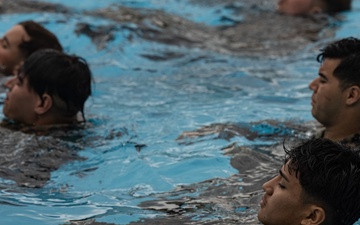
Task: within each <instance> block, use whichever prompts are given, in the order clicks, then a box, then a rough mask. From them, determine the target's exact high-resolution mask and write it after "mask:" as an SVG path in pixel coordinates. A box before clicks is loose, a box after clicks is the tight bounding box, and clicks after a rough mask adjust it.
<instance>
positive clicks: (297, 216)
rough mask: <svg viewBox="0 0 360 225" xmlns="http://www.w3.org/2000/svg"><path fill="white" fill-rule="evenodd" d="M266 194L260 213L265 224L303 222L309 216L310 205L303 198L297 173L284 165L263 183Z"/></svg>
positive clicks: (289, 224) (276, 224)
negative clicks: (290, 171) (275, 174)
mask: <svg viewBox="0 0 360 225" xmlns="http://www.w3.org/2000/svg"><path fill="white" fill-rule="evenodd" d="M263 189H264V191H265V194H264V196H263V198H262V200H261V202H260V206H261V209H260V211H259V213H258V218H259V220H260V222H262V223H263V224H265V225H279V224H282V225H295V224H302V222H304V220H306V217H307V210H308V205H307V204H305V203H304V201H303V200H302V193H303V189H302V187H301V184H300V182H299V180H298V178H297V177H296V176H295V173H291V174H290V173H289V170H288V166H287V164H286V165H283V166H282V168H281V170H279V174H278V175H277V176H276V177H274V178H273V179H271V180H270V181H268V182H266V183H265V184H264V185H263Z"/></svg>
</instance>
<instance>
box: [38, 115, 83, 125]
mask: <svg viewBox="0 0 360 225" xmlns="http://www.w3.org/2000/svg"><path fill="white" fill-rule="evenodd" d="M77 122H78V120H77V118H76V116H73V117H63V116H55V115H51V116H50V115H49V116H46V115H42V116H39V117H38V119H37V120H36V121H35V122H34V123H33V125H34V126H47V125H61V124H75V123H77Z"/></svg>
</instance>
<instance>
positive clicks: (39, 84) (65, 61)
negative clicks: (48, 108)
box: [19, 49, 92, 118]
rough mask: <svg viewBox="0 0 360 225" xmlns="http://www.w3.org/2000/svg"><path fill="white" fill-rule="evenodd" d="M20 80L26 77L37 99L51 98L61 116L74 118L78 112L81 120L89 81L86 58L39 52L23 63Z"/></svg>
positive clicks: (45, 51)
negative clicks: (46, 96)
mask: <svg viewBox="0 0 360 225" xmlns="http://www.w3.org/2000/svg"><path fill="white" fill-rule="evenodd" d="M19 77H20V78H23V79H24V78H27V80H28V85H29V88H30V90H33V91H34V92H35V93H37V94H38V95H39V96H40V97H41V96H42V95H43V94H45V93H47V94H48V95H50V96H51V97H52V98H53V103H54V107H55V108H56V109H57V110H58V111H59V112H60V113H61V114H62V116H64V117H73V116H75V115H76V114H77V113H78V112H81V113H82V116H83V117H84V104H85V101H86V100H87V98H88V97H89V96H90V95H91V81H92V75H91V71H90V69H89V66H88V64H87V62H86V60H85V59H83V58H81V57H79V56H76V55H68V54H65V53H63V52H59V51H56V50H53V49H44V50H38V51H36V52H35V53H33V54H32V55H31V56H30V57H29V58H27V59H26V60H25V62H24V65H23V66H22V68H21V69H20V71H19ZM84 118H85V117H84Z"/></svg>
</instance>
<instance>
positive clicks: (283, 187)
mask: <svg viewBox="0 0 360 225" xmlns="http://www.w3.org/2000/svg"><path fill="white" fill-rule="evenodd" d="M278 185H279V187H280V188H281V189H285V188H286V187H285V185H283V184H282V183H278Z"/></svg>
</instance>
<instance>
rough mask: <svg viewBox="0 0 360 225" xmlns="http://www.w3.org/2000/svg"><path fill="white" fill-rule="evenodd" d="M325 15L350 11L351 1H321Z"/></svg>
mask: <svg viewBox="0 0 360 225" xmlns="http://www.w3.org/2000/svg"><path fill="white" fill-rule="evenodd" d="M323 2H324V4H325V5H326V9H325V11H326V12H327V13H330V14H332V13H338V12H342V11H348V10H350V9H351V0H323Z"/></svg>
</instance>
